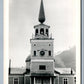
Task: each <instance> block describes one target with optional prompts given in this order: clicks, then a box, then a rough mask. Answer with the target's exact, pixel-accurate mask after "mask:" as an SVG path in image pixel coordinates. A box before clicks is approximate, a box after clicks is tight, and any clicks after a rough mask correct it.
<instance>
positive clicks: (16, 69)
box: [10, 68, 26, 74]
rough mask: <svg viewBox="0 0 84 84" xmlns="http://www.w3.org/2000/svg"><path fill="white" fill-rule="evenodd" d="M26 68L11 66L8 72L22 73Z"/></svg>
mask: <svg viewBox="0 0 84 84" xmlns="http://www.w3.org/2000/svg"><path fill="white" fill-rule="evenodd" d="M25 72H26V69H24V68H11V70H10V74H24V73H25Z"/></svg>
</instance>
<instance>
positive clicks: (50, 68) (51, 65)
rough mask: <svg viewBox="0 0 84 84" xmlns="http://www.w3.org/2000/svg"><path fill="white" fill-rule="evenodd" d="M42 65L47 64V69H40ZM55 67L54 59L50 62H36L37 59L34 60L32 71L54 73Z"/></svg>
mask: <svg viewBox="0 0 84 84" xmlns="http://www.w3.org/2000/svg"><path fill="white" fill-rule="evenodd" d="M40 65H45V66H46V70H40V69H39V66H40ZM53 68H54V63H53V60H52V61H49V62H46V60H45V61H43V62H41V61H39V62H36V61H34V62H32V63H31V68H30V70H31V73H40V74H42V73H45V74H47V73H48V74H54V69H53Z"/></svg>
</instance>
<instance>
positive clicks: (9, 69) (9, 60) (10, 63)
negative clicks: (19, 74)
mask: <svg viewBox="0 0 84 84" xmlns="http://www.w3.org/2000/svg"><path fill="white" fill-rule="evenodd" d="M10 71H11V59H10V60H9V74H10Z"/></svg>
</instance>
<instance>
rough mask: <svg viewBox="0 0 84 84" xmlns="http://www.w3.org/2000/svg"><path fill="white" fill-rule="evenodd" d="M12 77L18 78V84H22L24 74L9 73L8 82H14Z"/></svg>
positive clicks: (10, 83) (11, 83)
mask: <svg viewBox="0 0 84 84" xmlns="http://www.w3.org/2000/svg"><path fill="white" fill-rule="evenodd" d="M14 78H18V82H19V84H24V76H23V75H10V76H9V80H8V84H14Z"/></svg>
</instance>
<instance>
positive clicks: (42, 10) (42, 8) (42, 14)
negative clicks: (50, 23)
mask: <svg viewBox="0 0 84 84" xmlns="http://www.w3.org/2000/svg"><path fill="white" fill-rule="evenodd" d="M38 19H39V22H40V23H43V22H44V21H45V13H44V6H43V0H41V5H40V12H39V18H38Z"/></svg>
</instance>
